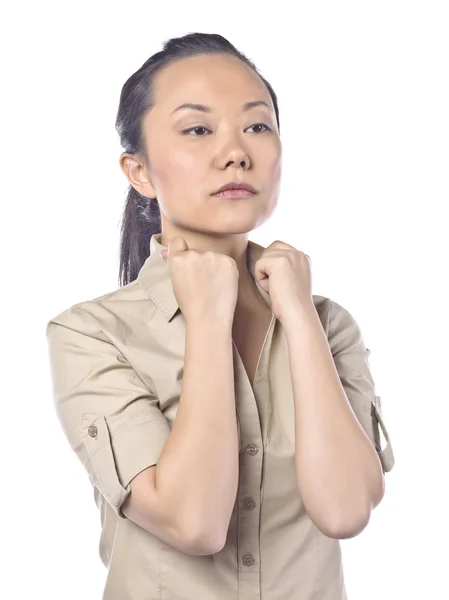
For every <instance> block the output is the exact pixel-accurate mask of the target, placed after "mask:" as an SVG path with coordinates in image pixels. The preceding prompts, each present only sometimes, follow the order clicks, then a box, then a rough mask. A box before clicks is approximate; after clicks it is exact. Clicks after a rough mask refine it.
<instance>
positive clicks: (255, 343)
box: [232, 290, 272, 385]
mask: <svg viewBox="0 0 449 600" xmlns="http://www.w3.org/2000/svg"><path fill="white" fill-rule="evenodd" d="M256 294H257V296H258V297H257V296H254V297H252V298H250V299H248V300H247V302H246V304H245V305H244V304H241V305H240V306H239V305H237V307H236V310H235V313H234V322H233V326H232V338H233V340H234V343H235V345H236V346H237V350H238V352H239V355H240V358H241V359H242V362H243V365H244V367H245V370H246V373H247V375H248V378H249V380H250V383H251V385H253V383H254V376H255V374H256V367H257V363H258V361H259V358H260V354H261V350H262V345H263V342H264V339H265V336H266V334H267V330H268V326H269V325H270V321H271V316H272V314H271V310H270V307H269V306H268V304H267V303H266V302H265V300H264V299H263V298H262V296H261V295H260V294H259V291H258V290H256ZM241 302H243V301H242V300H241Z"/></svg>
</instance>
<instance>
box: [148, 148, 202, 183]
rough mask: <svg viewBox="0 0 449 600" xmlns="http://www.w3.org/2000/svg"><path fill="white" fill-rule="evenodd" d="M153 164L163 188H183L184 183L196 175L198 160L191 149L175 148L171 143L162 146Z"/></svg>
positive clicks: (157, 178)
mask: <svg viewBox="0 0 449 600" xmlns="http://www.w3.org/2000/svg"><path fill="white" fill-rule="evenodd" d="M158 156H159V159H158V161H157V164H156V165H154V169H153V171H154V174H155V177H156V180H157V181H159V185H160V186H162V187H163V188H164V189H175V188H182V189H185V187H184V186H185V185H186V184H187V183H189V182H191V181H193V180H194V179H195V177H198V168H199V167H198V160H197V159H196V157H195V155H194V154H193V153H192V152H191V151H185V150H177V149H176V148H175V147H174V146H173V145H171V146H170V147H166V148H162V149H161V151H160V152H159V153H158Z"/></svg>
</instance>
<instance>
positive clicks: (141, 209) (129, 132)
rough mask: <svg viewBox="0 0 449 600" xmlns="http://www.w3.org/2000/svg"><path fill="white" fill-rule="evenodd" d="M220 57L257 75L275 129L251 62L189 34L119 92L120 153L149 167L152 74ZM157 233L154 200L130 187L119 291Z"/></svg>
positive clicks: (222, 41) (204, 36) (214, 37)
mask: <svg viewBox="0 0 449 600" xmlns="http://www.w3.org/2000/svg"><path fill="white" fill-rule="evenodd" d="M221 53H227V54H231V55H232V56H235V57H237V58H239V59H240V60H241V61H242V62H244V63H245V64H246V65H248V66H249V67H251V68H252V69H253V70H254V71H255V72H256V73H257V74H258V75H259V77H260V78H261V80H262V81H263V82H264V84H265V85H266V87H267V88H268V91H269V92H270V96H271V99H272V101H273V105H274V110H275V113H276V120H277V125H278V128H279V109H278V102H277V97H276V94H275V93H274V90H273V88H272V87H271V85H270V84H269V83H268V81H266V80H265V79H264V78H263V77H262V75H261V74H260V73H259V71H258V70H257V68H256V66H255V65H254V64H253V63H252V61H251V60H250V59H248V58H247V57H246V56H245V55H244V54H243V53H241V52H239V51H238V50H237V48H235V46H233V45H232V44H231V43H230V42H229V41H228V40H227V39H226V38H224V37H222V36H221V35H218V34H210V33H189V34H187V35H185V36H183V37H179V38H172V39H170V40H168V41H167V42H165V43H164V45H163V49H162V50H161V51H160V52H157V53H156V54H153V56H151V57H150V58H149V59H148V60H147V61H146V62H144V63H143V65H142V66H141V67H140V69H138V70H137V71H136V72H135V73H134V74H133V75H131V77H130V78H129V79H128V80H127V81H126V83H125V84H124V86H123V87H122V90H121V93H120V104H119V108H118V112H117V118H116V122H115V128H116V130H117V132H118V134H119V136H120V144H121V145H122V147H123V148H124V149H125V152H127V153H130V154H139V155H140V156H141V157H142V158H143V159H144V160H145V161H146V164H147V165H148V157H147V156H146V152H145V144H144V135H143V132H142V120H143V118H144V117H145V115H146V113H147V112H148V110H149V109H151V108H152V106H153V105H154V89H153V78H154V76H155V75H156V73H157V72H158V71H160V70H161V69H162V68H163V67H165V66H167V65H168V64H170V63H171V62H174V61H176V60H178V59H182V58H188V57H191V56H197V55H200V54H221ZM159 232H161V213H160V210H159V205H158V203H157V199H156V198H147V197H146V196H143V195H142V194H140V193H139V192H138V191H137V190H135V189H134V188H133V186H132V185H129V188H128V192H127V197H126V204H125V208H124V210H123V215H122V222H121V230H120V266H119V284H120V285H121V286H123V285H127V284H128V283H130V282H131V281H134V280H135V279H136V278H137V275H138V273H139V271H140V269H141V267H142V266H143V264H144V262H145V261H146V259H147V258H148V256H149V255H150V239H151V236H152V235H153V234H155V233H159Z"/></svg>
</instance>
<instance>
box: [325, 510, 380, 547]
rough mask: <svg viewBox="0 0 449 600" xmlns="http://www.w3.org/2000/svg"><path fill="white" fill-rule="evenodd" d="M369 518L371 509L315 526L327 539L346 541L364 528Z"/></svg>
mask: <svg viewBox="0 0 449 600" xmlns="http://www.w3.org/2000/svg"><path fill="white" fill-rule="evenodd" d="M370 518H371V509H369V510H365V511H364V512H363V513H361V514H352V515H349V516H345V517H340V518H338V519H337V518H335V519H334V520H332V521H329V522H328V523H325V524H321V523H320V524H317V527H318V529H319V530H320V531H321V532H322V533H324V535H325V536H327V537H329V538H334V539H338V540H347V539H350V538H353V537H356V536H357V535H359V534H360V533H362V531H363V530H364V529H365V528H366V526H367V525H368V523H369V521H370Z"/></svg>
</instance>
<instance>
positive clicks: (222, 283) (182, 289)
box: [166, 235, 239, 326]
mask: <svg viewBox="0 0 449 600" xmlns="http://www.w3.org/2000/svg"><path fill="white" fill-rule="evenodd" d="M166 261H167V264H168V268H169V271H170V278H171V283H172V286H173V291H174V294H175V297H176V300H177V302H178V305H179V308H180V309H181V312H182V314H183V315H184V318H185V320H186V321H190V320H195V319H196V320H198V319H199V320H204V319H211V320H212V321H213V322H218V323H228V324H229V325H230V326H232V322H233V320H234V312H235V307H236V303H237V293H238V280H239V271H238V269H237V265H236V264H235V261H234V259H232V258H231V257H230V256H227V255H226V254H221V253H218V252H212V251H207V252H199V251H197V250H189V247H188V245H187V242H186V241H185V239H184V238H183V237H181V236H179V235H178V236H175V237H173V238H172V239H171V240H170V242H169V244H168V253H167V258H166Z"/></svg>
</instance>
